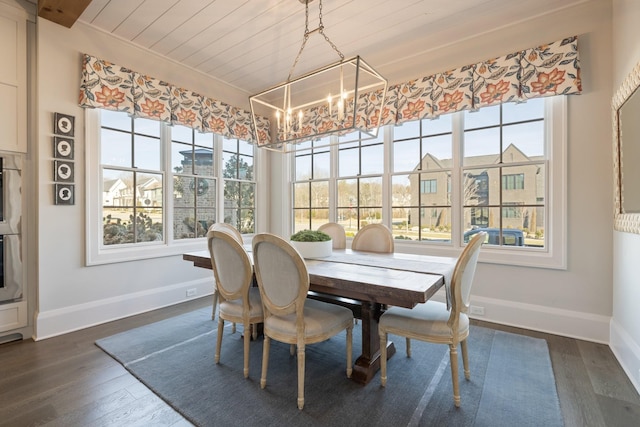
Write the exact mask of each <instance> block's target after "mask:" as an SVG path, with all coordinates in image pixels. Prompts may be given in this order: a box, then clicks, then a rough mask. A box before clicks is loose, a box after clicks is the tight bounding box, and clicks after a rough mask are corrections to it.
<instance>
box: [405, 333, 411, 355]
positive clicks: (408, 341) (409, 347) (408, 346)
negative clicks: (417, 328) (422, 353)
mask: <svg viewBox="0 0 640 427" xmlns="http://www.w3.org/2000/svg"><path fill="white" fill-rule="evenodd" d="M405 341H406V343H407V357H411V340H410V339H409V338H407V339H406V340H405Z"/></svg>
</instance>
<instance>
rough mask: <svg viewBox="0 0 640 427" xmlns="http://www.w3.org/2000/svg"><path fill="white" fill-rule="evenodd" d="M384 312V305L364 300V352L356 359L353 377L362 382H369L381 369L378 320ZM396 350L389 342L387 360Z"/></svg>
mask: <svg viewBox="0 0 640 427" xmlns="http://www.w3.org/2000/svg"><path fill="white" fill-rule="evenodd" d="M381 314H382V305H381V304H377V303H370V302H364V301H363V302H362V354H361V355H360V357H358V358H357V359H356V362H355V364H354V366H353V374H352V376H351V378H352V379H353V380H354V381H356V382H358V383H361V384H367V383H368V382H369V381H371V379H372V378H373V377H374V375H375V374H376V373H377V372H378V370H379V369H380V336H379V335H378V320H379V319H380V315H381ZM395 352H396V348H395V346H394V345H393V343H392V342H391V341H389V342H388V343H387V360H388V359H390V358H391V356H393V355H394V354H395Z"/></svg>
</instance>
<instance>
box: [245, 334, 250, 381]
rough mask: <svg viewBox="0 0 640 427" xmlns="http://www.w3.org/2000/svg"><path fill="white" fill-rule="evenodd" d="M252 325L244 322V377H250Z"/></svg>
mask: <svg viewBox="0 0 640 427" xmlns="http://www.w3.org/2000/svg"><path fill="white" fill-rule="evenodd" d="M250 329H251V325H250V324H249V323H245V324H244V330H245V331H246V332H245V333H244V377H245V378H248V377H249V343H250V342H251V336H250V334H249V330H250Z"/></svg>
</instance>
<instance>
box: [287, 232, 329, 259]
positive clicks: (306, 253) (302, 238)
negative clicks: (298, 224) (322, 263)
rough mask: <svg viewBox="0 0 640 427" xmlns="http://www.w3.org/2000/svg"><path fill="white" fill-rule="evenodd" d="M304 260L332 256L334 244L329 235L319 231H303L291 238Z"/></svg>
mask: <svg viewBox="0 0 640 427" xmlns="http://www.w3.org/2000/svg"><path fill="white" fill-rule="evenodd" d="M290 240H291V244H292V245H293V247H295V248H296V249H297V250H298V252H299V253H300V255H302V258H323V257H328V256H330V255H331V252H332V250H333V242H332V240H331V236H329V235H328V234H327V233H324V232H322V231H317V230H302V231H298V232H297V233H295V234H293V235H292V236H291V238H290Z"/></svg>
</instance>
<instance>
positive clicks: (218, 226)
mask: <svg viewBox="0 0 640 427" xmlns="http://www.w3.org/2000/svg"><path fill="white" fill-rule="evenodd" d="M211 230H215V231H222V232H224V233H227V234H229V235H231V236H233V237H234V238H235V239H236V240H237V241H238V242H239V243H240V244H241V245H242V244H243V240H242V234H241V233H240V231H239V230H238V229H237V228H235V227H234V226H233V225H231V224H227V223H226V222H216V223H215V224H212V225H211V227H209V231H211ZM217 308H218V292H217V291H216V292H214V293H213V309H212V311H211V318H212V319H215V317H216V309H217ZM231 332H232V333H234V334H235V333H236V324H235V323H233V326H232V330H231Z"/></svg>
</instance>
